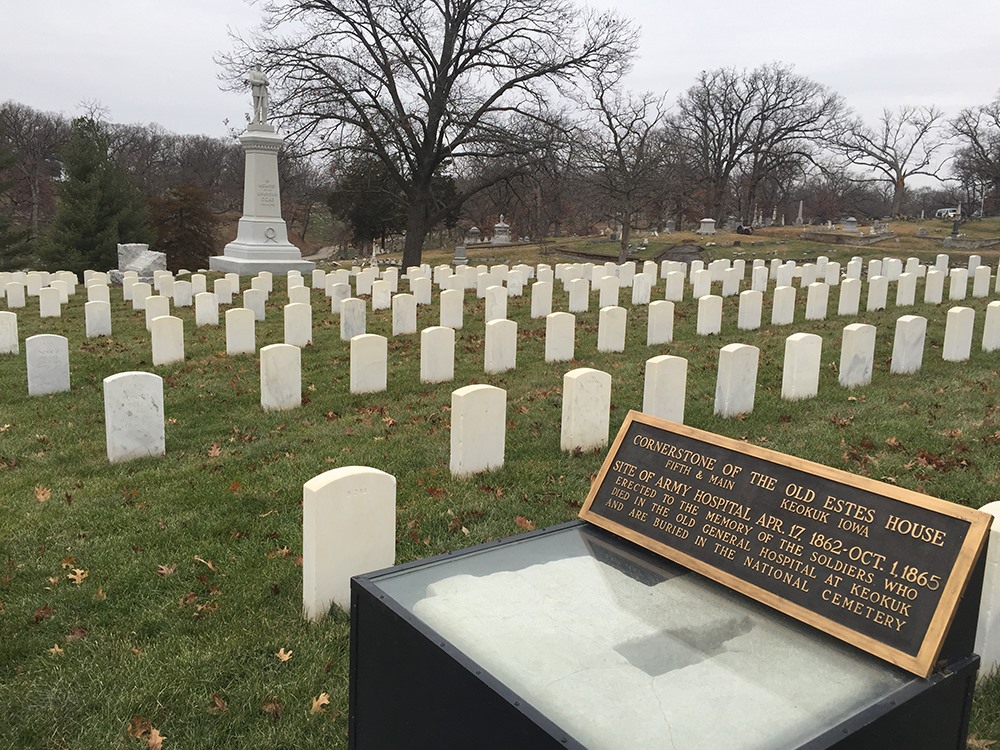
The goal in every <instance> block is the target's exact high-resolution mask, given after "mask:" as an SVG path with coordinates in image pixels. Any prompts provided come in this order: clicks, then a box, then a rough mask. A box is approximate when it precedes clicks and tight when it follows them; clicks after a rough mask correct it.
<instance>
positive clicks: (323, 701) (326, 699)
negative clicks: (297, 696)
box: [309, 693, 330, 714]
mask: <svg viewBox="0 0 1000 750" xmlns="http://www.w3.org/2000/svg"><path fill="white" fill-rule="evenodd" d="M329 705H330V694H329V693H320V694H319V695H317V696H316V697H315V698H313V699H312V708H310V709H309V713H310V714H322V713H326V708H325V706H329Z"/></svg>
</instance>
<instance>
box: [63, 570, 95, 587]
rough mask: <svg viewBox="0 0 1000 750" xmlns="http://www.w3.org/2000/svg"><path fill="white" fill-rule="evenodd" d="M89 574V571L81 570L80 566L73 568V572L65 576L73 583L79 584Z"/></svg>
mask: <svg viewBox="0 0 1000 750" xmlns="http://www.w3.org/2000/svg"><path fill="white" fill-rule="evenodd" d="M89 575H90V573H88V572H87V571H86V570H83V569H82V568H73V572H72V573H70V574H69V575H68V576H66V577H67V578H68V579H70V580H71V581H72V582H73V583H75V584H76V585H77V586H79V585H80V584H81V583H83V579H84V578H86V577H87V576H89Z"/></svg>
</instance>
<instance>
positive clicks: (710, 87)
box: [673, 63, 844, 219]
mask: <svg viewBox="0 0 1000 750" xmlns="http://www.w3.org/2000/svg"><path fill="white" fill-rule="evenodd" d="M677 106H678V113H677V116H676V117H675V118H674V120H673V122H674V129H675V135H674V139H675V140H676V141H678V142H679V143H682V144H684V145H685V147H686V150H687V152H688V157H687V158H688V161H689V163H690V164H691V165H693V167H694V168H695V169H696V171H697V173H698V175H699V177H700V182H701V186H702V187H701V190H702V193H703V202H704V204H705V215H706V216H713V217H714V218H716V219H722V218H724V216H725V215H726V214H728V213H730V212H731V211H733V210H739V209H738V207H737V205H736V200H735V199H734V197H733V195H732V193H731V190H732V187H733V178H734V176H735V175H736V174H737V171H738V170H740V169H742V170H743V172H744V174H745V175H749V176H750V179H749V180H747V181H746V183H745V186H746V192H745V196H744V199H743V203H744V204H751V205H752V204H753V203H754V202H755V193H756V189H757V186H758V185H759V184H760V182H761V181H762V180H763V179H764V178H765V177H766V175H767V174H768V173H769V172H771V171H772V170H774V169H775V168H776V167H777V166H780V165H783V164H785V163H787V162H788V161H789V160H799V161H812V160H814V159H815V158H816V155H817V151H818V144H819V143H820V142H822V141H823V140H824V139H826V138H829V137H831V136H832V135H833V134H835V133H836V132H838V131H839V129H840V128H841V127H842V117H843V112H844V105H843V101H842V99H841V98H840V96H839V95H838V94H836V93H834V92H832V91H830V90H829V89H827V88H826V87H825V86H822V85H820V84H819V83H816V82H815V81H812V80H810V79H808V78H806V77H804V76H801V75H798V74H797V73H795V72H794V70H793V69H792V68H791V67H790V66H787V65H783V64H781V63H771V64H769V65H763V66H761V67H759V68H755V69H754V70H751V71H746V70H743V71H737V70H735V69H733V68H720V69H718V70H712V71H707V72H706V71H703V72H702V73H701V74H699V76H698V80H697V82H696V83H695V85H694V86H692V87H691V88H690V89H688V90H687V91H686V92H685V93H684V94H683V95H682V96H681V97H680V98H679V100H678V104H677ZM742 218H743V219H747V218H748V217H746V216H743V217H742Z"/></svg>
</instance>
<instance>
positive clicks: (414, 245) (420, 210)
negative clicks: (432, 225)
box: [403, 202, 429, 270]
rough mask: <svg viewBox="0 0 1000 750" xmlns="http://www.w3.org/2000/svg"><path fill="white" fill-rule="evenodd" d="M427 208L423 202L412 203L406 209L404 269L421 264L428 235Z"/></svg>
mask: <svg viewBox="0 0 1000 750" xmlns="http://www.w3.org/2000/svg"><path fill="white" fill-rule="evenodd" d="M428 229H429V227H428V226H427V208H426V206H425V205H424V204H423V203H412V202H411V203H410V204H409V205H408V206H407V209H406V241H405V242H404V243H403V270H406V269H407V268H409V267H410V266H419V265H420V259H421V256H422V254H423V248H424V237H426V236H427V230H428Z"/></svg>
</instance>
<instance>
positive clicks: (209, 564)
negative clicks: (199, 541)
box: [194, 555, 219, 573]
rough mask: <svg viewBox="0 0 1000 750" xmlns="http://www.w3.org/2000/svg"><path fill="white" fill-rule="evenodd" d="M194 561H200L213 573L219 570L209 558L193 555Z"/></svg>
mask: <svg viewBox="0 0 1000 750" xmlns="http://www.w3.org/2000/svg"><path fill="white" fill-rule="evenodd" d="M194 561H195V562H200V563H201V564H202V565H204V566H205V567H206V568H208V569H209V570H211V571H212V572H213V573H218V572H219V569H218V568H217V567H216V565H215V563H214V562H212V561H211V560H205V559H204V558H202V557H199V556H198V555H195V556H194Z"/></svg>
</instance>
